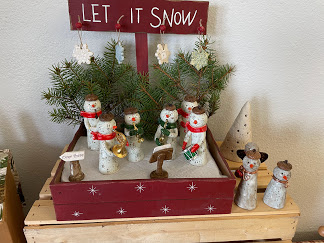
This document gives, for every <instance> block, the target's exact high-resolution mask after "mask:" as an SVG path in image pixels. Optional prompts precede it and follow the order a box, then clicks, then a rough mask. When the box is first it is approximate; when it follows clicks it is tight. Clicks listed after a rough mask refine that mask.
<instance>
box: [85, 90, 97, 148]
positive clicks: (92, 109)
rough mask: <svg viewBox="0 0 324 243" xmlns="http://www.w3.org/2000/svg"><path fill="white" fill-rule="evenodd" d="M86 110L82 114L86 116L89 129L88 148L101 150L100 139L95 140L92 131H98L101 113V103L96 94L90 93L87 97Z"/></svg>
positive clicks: (86, 124) (86, 125)
mask: <svg viewBox="0 0 324 243" xmlns="http://www.w3.org/2000/svg"><path fill="white" fill-rule="evenodd" d="M83 108H84V111H81V112H80V115H81V116H83V117H84V125H85V127H86V129H87V141H88V148H89V149H90V150H99V141H98V140H93V138H92V135H91V132H97V131H98V128H97V124H98V121H99V118H98V117H99V116H100V115H101V113H102V111H101V103H100V101H99V100H98V97H97V96H96V95H94V94H89V95H87V96H86V97H85V102H84V106H83Z"/></svg>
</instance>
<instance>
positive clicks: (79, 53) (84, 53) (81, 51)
mask: <svg viewBox="0 0 324 243" xmlns="http://www.w3.org/2000/svg"><path fill="white" fill-rule="evenodd" d="M72 56H73V57H75V59H76V60H77V61H78V64H82V63H86V64H90V59H91V57H92V56H93V52H91V51H90V50H89V49H88V45H87V44H83V45H82V46H81V45H75V47H74V50H73V54H72Z"/></svg>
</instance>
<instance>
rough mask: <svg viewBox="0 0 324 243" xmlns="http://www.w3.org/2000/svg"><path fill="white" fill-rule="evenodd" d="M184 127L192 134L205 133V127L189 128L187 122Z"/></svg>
mask: <svg viewBox="0 0 324 243" xmlns="http://www.w3.org/2000/svg"><path fill="white" fill-rule="evenodd" d="M186 127H187V128H188V130H189V131H190V132H194V133H197V132H206V131H207V125H205V126H202V127H192V126H190V124H189V122H187V123H186Z"/></svg>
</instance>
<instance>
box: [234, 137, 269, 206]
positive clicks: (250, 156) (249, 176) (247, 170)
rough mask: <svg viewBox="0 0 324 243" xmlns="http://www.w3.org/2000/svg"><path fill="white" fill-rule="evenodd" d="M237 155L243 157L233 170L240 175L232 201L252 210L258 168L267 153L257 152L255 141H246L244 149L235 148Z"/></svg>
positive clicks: (254, 201)
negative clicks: (238, 165) (241, 161)
mask: <svg viewBox="0 0 324 243" xmlns="http://www.w3.org/2000/svg"><path fill="white" fill-rule="evenodd" d="M237 155H238V156H239V157H240V158H241V159H243V165H241V167H240V169H238V170H237V171H236V172H235V175H236V176H237V177H241V178H242V179H241V181H240V184H239V186H238V188H237V192H236V194H235V197H234V203H235V204H236V205H237V206H239V207H240V208H243V209H247V210H253V209H255V208H256V204H257V187H258V183H257V179H258V174H257V173H258V169H259V167H260V165H261V163H263V162H264V161H265V160H266V159H267V158H268V154H266V153H263V152H259V147H258V145H256V144H255V143H252V142H251V143H247V144H246V145H245V149H244V150H237Z"/></svg>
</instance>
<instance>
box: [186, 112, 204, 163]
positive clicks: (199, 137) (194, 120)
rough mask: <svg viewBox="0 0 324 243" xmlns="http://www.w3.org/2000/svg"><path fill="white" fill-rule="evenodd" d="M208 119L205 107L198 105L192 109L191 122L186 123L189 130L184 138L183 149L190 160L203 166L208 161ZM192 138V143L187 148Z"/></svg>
mask: <svg viewBox="0 0 324 243" xmlns="http://www.w3.org/2000/svg"><path fill="white" fill-rule="evenodd" d="M207 121H208V117H207V114H206V111H205V109H204V108H203V107H201V106H197V107H195V108H193V109H192V113H191V114H190V116H189V122H187V124H186V127H187V128H188V132H187V133H186V136H185V138H184V140H183V145H182V150H184V155H185V157H186V159H188V160H189V161H190V164H192V165H195V166H203V165H205V164H206V163H207V144H206V131H207ZM190 138H191V144H192V145H191V146H188V148H187V144H188V141H189V139H190Z"/></svg>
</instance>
